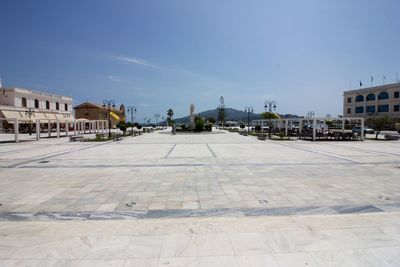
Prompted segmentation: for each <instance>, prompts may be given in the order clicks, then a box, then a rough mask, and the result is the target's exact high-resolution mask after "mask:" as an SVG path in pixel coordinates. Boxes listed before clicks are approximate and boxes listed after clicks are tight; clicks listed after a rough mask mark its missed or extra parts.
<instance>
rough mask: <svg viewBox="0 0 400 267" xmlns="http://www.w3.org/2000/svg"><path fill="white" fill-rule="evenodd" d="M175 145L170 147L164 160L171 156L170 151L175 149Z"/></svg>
mask: <svg viewBox="0 0 400 267" xmlns="http://www.w3.org/2000/svg"><path fill="white" fill-rule="evenodd" d="M175 147H176V144H173V145H172V147H171V148H170V149H169V150H168V152H167V154H166V155H165V156H164V158H165V159H166V158H169V156H170V155H171V153H172V151H173V150H174V149H175Z"/></svg>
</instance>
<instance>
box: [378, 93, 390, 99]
mask: <svg viewBox="0 0 400 267" xmlns="http://www.w3.org/2000/svg"><path fill="white" fill-rule="evenodd" d="M378 99H379V100H382V99H389V94H388V93H386V92H381V93H379V95H378Z"/></svg>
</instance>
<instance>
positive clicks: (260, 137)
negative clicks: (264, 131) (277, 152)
mask: <svg viewBox="0 0 400 267" xmlns="http://www.w3.org/2000/svg"><path fill="white" fill-rule="evenodd" d="M257 139H258V140H265V139H267V136H266V135H261V134H260V135H257Z"/></svg>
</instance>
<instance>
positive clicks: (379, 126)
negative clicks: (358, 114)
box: [367, 115, 391, 140]
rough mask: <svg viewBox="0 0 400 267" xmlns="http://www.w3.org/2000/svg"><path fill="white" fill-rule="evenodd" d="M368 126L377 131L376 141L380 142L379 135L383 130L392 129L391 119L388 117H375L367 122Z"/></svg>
mask: <svg viewBox="0 0 400 267" xmlns="http://www.w3.org/2000/svg"><path fill="white" fill-rule="evenodd" d="M367 124H368V125H371V126H372V128H374V130H375V131H376V135H375V140H378V135H379V133H380V132H381V131H382V130H385V129H390V127H391V125H390V124H391V119H390V118H389V117H388V116H386V115H385V116H382V117H374V118H370V119H368V120H367Z"/></svg>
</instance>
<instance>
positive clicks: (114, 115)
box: [110, 111, 120, 120]
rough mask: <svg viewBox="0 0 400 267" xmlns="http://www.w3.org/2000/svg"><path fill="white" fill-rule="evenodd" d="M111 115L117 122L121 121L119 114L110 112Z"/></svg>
mask: <svg viewBox="0 0 400 267" xmlns="http://www.w3.org/2000/svg"><path fill="white" fill-rule="evenodd" d="M110 115H111V116H113V117H114V119H116V120H120V118H119V117H118V115H117V114H115V113H114V112H112V111H110Z"/></svg>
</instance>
